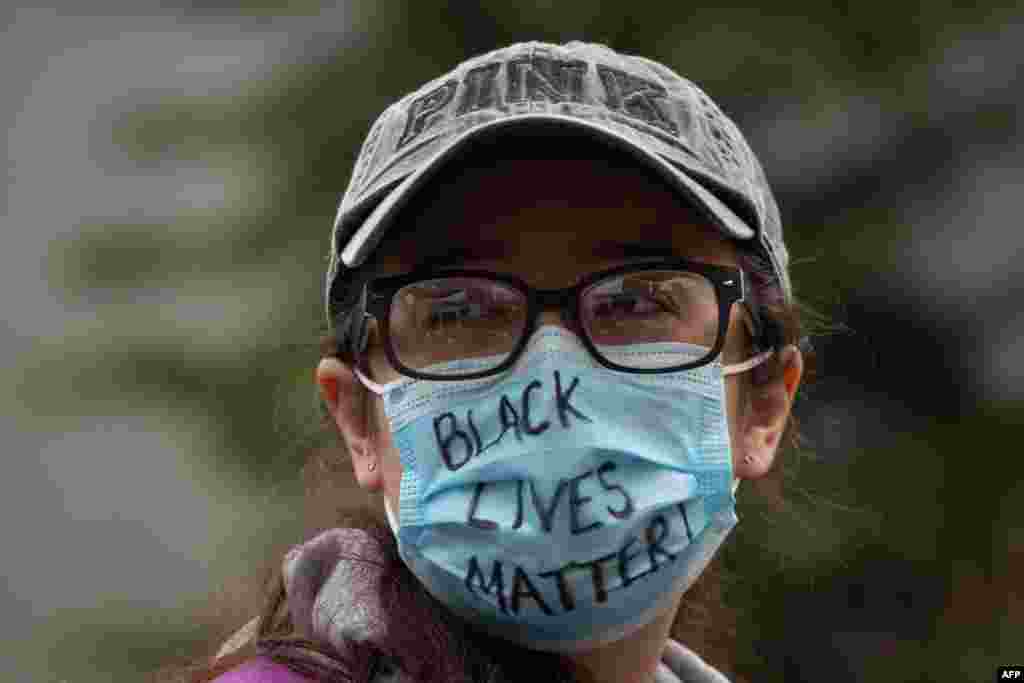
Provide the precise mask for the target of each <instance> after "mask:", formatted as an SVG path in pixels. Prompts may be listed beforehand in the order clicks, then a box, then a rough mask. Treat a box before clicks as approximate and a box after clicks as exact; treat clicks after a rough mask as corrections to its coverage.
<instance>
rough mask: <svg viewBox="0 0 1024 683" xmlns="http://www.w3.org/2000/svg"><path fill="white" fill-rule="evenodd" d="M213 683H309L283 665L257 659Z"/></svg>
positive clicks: (243, 664)
mask: <svg viewBox="0 0 1024 683" xmlns="http://www.w3.org/2000/svg"><path fill="white" fill-rule="evenodd" d="M213 683H310V679H308V678H306V677H305V676H300V675H299V674H297V673H295V672H294V671H292V670H291V669H289V668H288V667H286V666H284V665H283V664H278V663H277V662H274V661H271V660H269V659H267V658H266V657H257V658H255V659H250V660H249V661H247V662H243V663H242V664H240V665H238V666H236V667H235V668H234V669H231V670H230V671H226V672H224V673H222V674H221V675H220V676H217V678H215V679H213Z"/></svg>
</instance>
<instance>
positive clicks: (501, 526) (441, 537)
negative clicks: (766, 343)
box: [357, 326, 769, 652]
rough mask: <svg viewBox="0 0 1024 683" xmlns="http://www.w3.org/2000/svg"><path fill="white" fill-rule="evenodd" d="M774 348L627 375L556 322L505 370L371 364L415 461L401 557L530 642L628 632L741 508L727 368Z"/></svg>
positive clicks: (462, 364)
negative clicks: (462, 373) (416, 374)
mask: <svg viewBox="0 0 1024 683" xmlns="http://www.w3.org/2000/svg"><path fill="white" fill-rule="evenodd" d="M623 352H628V353H631V354H638V353H666V352H669V353H678V354H681V355H687V354H694V357H696V356H698V355H703V354H704V353H705V352H706V349H703V348H701V347H694V346H691V345H686V344H676V343H668V344H666V343H660V344H640V345H634V346H630V347H627V348H624V349H623ZM609 355H610V356H612V354H609ZM768 355H769V354H767V353H765V354H761V355H760V356H757V357H755V358H753V359H751V360H750V361H747V362H746V363H743V364H740V365H736V366H731V367H729V368H723V366H722V365H721V363H720V361H718V360H716V361H715V362H714V363H711V364H709V365H705V366H703V367H700V368H697V369H694V370H688V371H683V372H677V373H669V374H655V375H638V374H626V373H621V372H616V371H613V370H609V369H607V368H604V367H603V366H601V365H599V364H598V363H597V362H596V361H595V360H594V359H593V358H592V357H591V356H590V354H589V353H588V352H587V351H586V349H585V348H584V347H583V345H582V344H581V343H580V341H579V340H578V339H577V338H576V336H575V335H574V334H572V333H571V332H568V331H565V330H563V329H562V328H559V327H557V326H542V327H541V328H540V329H539V330H538V331H537V332H536V333H535V334H534V336H533V338H532V339H531V340H530V343H529V346H528V347H527V349H526V350H525V351H524V354H523V356H522V357H521V358H520V359H519V362H518V363H517V365H516V367H514V368H513V369H511V370H510V371H509V372H507V373H505V374H503V375H500V376H497V377H486V378H483V379H479V380H461V381H453V382H436V381H420V380H413V379H408V378H405V379H400V380H397V381H395V382H391V383H389V384H387V385H380V384H376V383H375V382H373V381H371V380H369V379H368V378H366V377H365V375H363V374H362V373H361V372H359V371H357V374H358V375H359V377H360V379H361V380H362V381H363V382H364V384H366V385H367V387H368V388H370V389H371V390H373V391H375V392H376V393H378V394H380V395H382V396H383V399H384V410H385V414H386V415H387V418H388V420H389V423H390V428H391V435H392V439H393V442H394V444H395V447H396V448H397V450H398V453H399V456H400V458H401V462H402V466H403V474H402V482H401V493H400V496H399V510H398V519H397V520H396V519H395V516H394V513H393V511H392V510H391V508H390V506H389V505H387V503H386V508H387V514H388V520H389V522H390V523H391V528H392V531H393V532H394V533H395V535H396V537H397V539H398V548H399V552H400V554H401V556H402V559H403V561H404V562H405V563H406V565H407V566H408V567H409V569H410V570H411V571H412V572H413V573H414V574H415V575H416V576H417V577H418V578H419V580H420V581H421V582H422V583H423V584H424V586H425V587H426V588H427V589H428V590H429V591H430V593H431V594H432V595H433V596H434V597H435V598H437V599H438V600H439V601H440V602H441V603H443V604H444V605H446V606H447V607H448V608H449V609H451V610H452V611H453V612H455V613H456V614H457V615H459V616H460V617H462V618H463V619H465V620H467V621H469V622H470V623H472V624H474V625H475V626H477V627H479V628H481V629H483V630H485V631H487V632H488V633H490V634H492V635H495V636H498V637H501V638H504V639H507V640H511V641H514V642H516V643H518V644H520V645H523V646H525V647H530V648H534V649H538V650H548V651H555V652H574V651H580V650H586V649H591V648H594V647H599V646H600V645H602V644H605V643H608V642H611V641H614V640H618V639H621V638H624V637H626V636H628V635H629V634H631V633H632V632H634V631H635V630H636V629H638V628H640V627H641V626H643V625H645V624H647V623H648V622H650V621H652V620H653V619H654V618H655V617H657V616H658V615H659V614H660V613H661V612H663V611H664V610H665V609H667V608H669V607H670V606H671V604H672V603H671V601H670V600H669V599H668V598H670V597H671V596H673V595H675V594H677V592H679V591H683V590H685V589H686V588H688V587H689V586H690V585H691V584H692V583H693V582H694V580H695V579H696V578H697V576H698V575H699V574H700V573H701V572H702V571H703V570H704V568H705V567H706V566H707V564H708V562H709V561H710V560H711V557H712V556H713V555H714V554H715V552H716V551H717V550H718V548H719V547H720V546H721V545H722V542H723V541H724V540H725V538H726V536H727V535H728V533H729V532H730V531H731V530H732V528H733V526H735V524H736V522H737V518H736V514H735V497H734V493H735V485H733V468H732V455H731V451H730V447H729V429H728V424H727V421H726V414H725V386H724V381H723V377H724V375H725V374H731V373H733V372H739V371H743V370H746V369H749V368H750V367H753V366H754V365H756V364H758V363H760V362H762V361H763V360H764V359H765V358H767V356H768ZM611 359H612V360H614V357H612V358H611ZM457 363H458V367H459V368H467V369H468V368H472V367H475V366H476V364H475V363H474V362H473V361H457ZM477 363H480V361H477ZM483 363H487V362H486V361H483ZM451 365H452V364H446V367H450V366H451ZM490 365H493V363H490ZM737 483H738V482H737Z"/></svg>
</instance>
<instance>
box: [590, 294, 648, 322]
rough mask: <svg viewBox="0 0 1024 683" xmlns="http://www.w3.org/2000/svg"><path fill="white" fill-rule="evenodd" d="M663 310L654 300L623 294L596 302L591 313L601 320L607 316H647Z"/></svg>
mask: <svg viewBox="0 0 1024 683" xmlns="http://www.w3.org/2000/svg"><path fill="white" fill-rule="evenodd" d="M663 310H664V307H663V306H662V305H661V304H659V303H658V302H657V301H655V300H654V299H651V298H649V297H646V296H637V295H634V294H623V295H617V296H611V297H608V298H607V299H605V300H603V301H600V302H598V303H597V304H596V305H595V306H594V309H593V312H594V316H595V317H598V318H601V317H609V316H612V317H618V316H629V315H649V314H651V313H659V312H661V311H663Z"/></svg>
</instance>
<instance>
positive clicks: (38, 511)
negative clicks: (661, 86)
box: [0, 0, 1024, 683]
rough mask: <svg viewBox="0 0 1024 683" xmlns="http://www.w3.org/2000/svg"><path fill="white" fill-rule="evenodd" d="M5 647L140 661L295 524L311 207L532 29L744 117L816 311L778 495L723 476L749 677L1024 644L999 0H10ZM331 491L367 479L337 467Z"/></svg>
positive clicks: (316, 242) (44, 654)
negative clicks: (798, 453) (678, 85)
mask: <svg viewBox="0 0 1024 683" xmlns="http://www.w3.org/2000/svg"><path fill="white" fill-rule="evenodd" d="M0 14H2V16H3V17H4V18H5V20H6V21H5V25H6V27H7V29H6V32H5V34H4V40H3V46H2V47H0V55H2V56H3V59H2V60H0V64H2V66H0V69H2V73H3V81H2V82H3V83H4V84H5V95H4V97H3V98H2V102H3V103H2V104H0V112H2V114H3V116H4V117H5V118H6V120H7V123H8V138H7V141H8V145H7V146H8V158H9V162H8V193H7V202H6V203H5V204H6V212H5V217H4V223H3V229H2V239H3V242H2V249H0V284H2V286H3V310H4V322H5V325H4V326H3V327H0V342H2V345H3V348H4V349H5V350H7V353H6V354H5V357H6V358H7V359H8V360H6V361H5V362H4V364H3V365H2V368H3V370H2V372H3V379H4V380H5V381H4V382H3V383H2V386H3V389H2V390H0V391H2V393H0V401H2V402H3V405H4V408H5V409H4V410H3V411H2V417H0V419H2V420H3V430H4V431H3V433H4V441H5V444H4V456H5V457H4V462H5V468H4V475H3V477H2V478H0V481H2V482H3V483H2V487H3V488H2V491H0V492H2V494H3V495H2V496H0V500H2V503H0V505H2V506H3V507H2V509H0V511H2V513H3V514H2V515H0V520H2V521H0V529H2V532H3V542H4V548H5V552H4V562H3V565H4V571H5V579H6V581H5V585H6V591H5V592H4V593H3V594H0V606H2V607H3V613H4V614H5V617H6V618H5V619H4V625H3V627H2V628H3V629H4V631H5V632H4V634H3V635H4V639H5V641H6V642H7V644H8V648H9V649H8V650H7V651H8V653H9V654H5V655H4V656H3V657H2V658H0V675H2V676H3V678H4V679H5V680H16V681H41V682H44V683H45V682H50V681H53V682H57V681H68V682H73V683H91V682H93V681H95V682H97V683H98V682H101V681H102V682H107V681H120V680H138V679H139V678H140V677H141V676H142V675H143V674H145V673H146V672H149V671H151V670H153V669H155V668H156V667H158V666H161V665H164V664H167V663H168V662H169V661H171V660H173V659H174V658H176V657H178V656H184V655H188V654H189V653H195V652H197V649H196V648H197V647H200V646H201V645H202V644H204V643H207V642H209V641H210V639H211V638H214V637H217V636H221V635H223V634H225V633H227V632H229V631H230V630H232V629H233V628H236V627H237V626H239V625H240V624H241V623H243V622H244V621H245V620H246V619H247V618H248V617H249V616H251V613H250V612H249V611H248V610H249V608H248V607H247V606H246V601H248V600H251V599H254V598H255V597H256V596H257V595H258V594H259V590H260V584H259V582H260V580H261V579H262V577H263V575H262V573H261V572H262V571H264V570H265V569H266V568H267V567H269V566H270V564H271V563H272V562H274V561H276V560H275V558H276V557H278V556H279V553H280V552H282V551H283V549H285V548H286V547H287V546H288V545H289V544H292V543H295V542H298V541H300V540H301V539H302V537H303V534H304V533H305V532H306V531H307V530H308V524H309V521H308V520H309V517H308V516H307V513H308V512H309V511H308V510H307V509H306V508H305V507H304V504H303V502H302V484H301V481H300V479H299V477H298V475H297V472H298V470H299V468H300V466H301V464H302V462H303V459H304V457H305V456H306V454H307V453H308V452H309V450H310V449H313V448H323V447H327V446H330V445H331V444H332V443H333V439H332V438H331V437H330V436H329V435H326V434H324V433H321V432H320V431H319V427H318V424H319V414H318V408H317V401H316V396H315V393H314V389H313V383H312V381H311V380H312V368H313V367H314V365H315V363H316V359H317V354H318V346H317V341H318V338H319V335H320V334H322V333H323V332H324V331H325V326H324V321H323V315H322V310H323V309H322V302H321V285H322V272H323V270H324V268H325V265H326V264H325V254H326V249H327V246H328V233H329V229H330V225H331V221H332V219H333V217H334V212H335V209H336V205H337V202H338V200H339V198H340V195H341V193H342V191H343V190H344V188H345V187H346V183H347V181H348V175H349V171H350V169H351V167H352V164H353V162H354V160H355V155H356V154H357V152H358V149H359V146H360V144H361V142H362V139H363V137H364V136H365V134H366V133H367V131H368V129H369V126H370V124H371V123H372V121H373V120H374V119H375V118H376V116H377V115H378V114H379V113H380V112H381V111H383V109H384V108H385V107H386V106H387V105H389V104H390V103H391V102H393V101H394V100H396V99H397V98H399V97H400V96H402V95H404V94H406V93H408V92H410V91H411V90H413V89H415V88H417V87H418V86H419V85H421V84H422V83H424V82H426V81H427V80H429V79H432V78H434V77H436V76H439V75H441V74H442V73H444V72H445V71H447V70H448V69H450V68H451V67H452V66H454V65H455V64H456V63H458V62H460V61H462V60H464V59H466V58H468V57H470V56H473V55H476V54H479V53H482V52H486V51H489V50H491V49H494V48H496V47H500V46H502V45H505V44H508V43H512V42H517V41H521V40H534V39H537V40H546V41H552V42H566V41H569V40H573V39H582V40H589V41H596V42H602V43H605V44H607V45H610V46H612V47H613V48H615V49H617V50H619V51H621V52H625V53H630V54H640V55H643V56H646V57H650V58H653V59H656V60H659V61H662V62H664V63H666V64H668V65H670V66H671V67H673V68H674V69H675V70H677V71H678V72H679V73H681V74H682V75H684V76H686V77H688V78H690V79H692V80H694V81H696V82H697V83H698V84H699V85H701V86H702V87H703V88H704V89H705V90H707V91H708V92H709V93H710V94H711V95H712V96H713V97H714V98H715V99H716V101H718V103H719V104H720V105H721V106H722V107H723V109H724V110H725V111H726V112H727V113H728V114H729V115H730V116H732V117H733V118H734V119H735V120H736V121H737V123H738V124H739V125H740V127H741V128H742V129H743V130H744V131H745V132H746V133H747V135H748V138H749V140H750V142H751V144H752V146H753V148H754V149H755V151H757V153H758V154H759V156H760V157H761V160H762V162H763V164H764V166H765V168H766V171H767V173H768V176H769V179H770V180H771V181H772V183H773V186H774V187H775V189H776V194H777V197H778V199H779V202H780V204H781V206H782V211H783V215H784V220H785V222H786V225H787V230H788V233H787V234H788V240H789V243H790V251H791V254H792V255H793V266H792V274H793V278H794V280H795V283H796V287H797V295H798V296H799V297H801V298H803V299H804V300H805V301H806V302H807V303H808V304H810V305H811V306H813V307H814V308H815V309H817V310H819V311H821V312H823V313H825V314H826V315H827V316H828V317H829V318H831V319H832V320H833V321H834V322H835V323H839V324H838V325H836V327H840V328H841V329H839V330H837V331H836V332H835V333H833V334H830V335H827V336H821V337H819V338H817V339H815V345H816V347H817V348H818V350H819V352H820V354H821V356H822V359H823V379H822V380H821V381H820V382H819V383H818V384H817V385H816V386H815V387H813V388H810V389H809V390H808V391H807V392H806V393H805V396H804V397H803V399H802V401H801V403H800V405H799V407H798V415H799V417H800V418H801V420H802V424H803V431H804V433H805V436H806V440H807V449H806V450H807V453H808V454H809V455H810V457H809V458H806V459H805V461H804V462H803V463H802V464H801V465H800V467H799V469H798V470H796V484H795V485H794V486H793V488H792V490H791V491H790V496H791V499H792V501H793V505H794V506H793V509H792V511H791V512H790V513H787V515H785V516H783V517H781V518H772V517H771V516H767V515H768V513H767V512H765V511H764V510H760V509H757V508H756V504H754V503H752V502H745V501H744V499H743V495H742V491H741V495H740V499H741V510H740V514H741V519H743V520H744V522H746V529H745V530H744V526H745V525H744V523H742V522H741V525H740V530H741V531H739V532H738V534H739V540H738V541H737V543H739V546H740V547H739V550H738V552H737V553H736V556H737V557H738V558H740V560H741V561H742V562H743V563H744V568H745V570H746V571H751V572H754V573H755V574H757V575H759V576H761V577H763V578H762V579H761V580H759V581H757V582H756V583H752V584H749V585H745V586H741V587H738V588H736V589H735V590H737V591H738V594H737V595H736V597H737V599H741V600H743V601H745V602H746V603H747V604H750V605H752V606H753V607H752V610H753V611H752V615H751V619H750V621H749V623H744V624H741V625H740V634H741V637H742V638H744V639H746V640H748V641H752V642H753V643H754V646H755V647H754V649H755V651H756V653H757V658H756V659H748V660H745V661H743V662H741V665H742V666H743V667H744V670H743V671H744V673H745V674H746V675H748V676H749V677H751V678H753V679H755V680H758V681H783V680H786V681H804V680H806V681H822V680H828V681H868V680H871V681H878V680H884V681H982V680H991V679H992V677H993V675H994V671H995V668H996V667H997V666H999V665H1007V664H1020V662H1021V661H1022V660H1024V615H1022V612H1021V607H1022V590H1021V579H1020V577H1021V576H1022V574H1024V523H1022V517H1024V513H1022V510H1024V506H1022V504H1021V503H1022V501H1024V485H1022V484H1021V475H1022V469H1024V468H1022V465H1021V462H1022V458H1021V457H1020V456H1019V454H1018V451H1017V448H1018V444H1019V434H1018V433H1019V425H1020V424H1021V405H1022V402H1024V388H1022V387H1024V384H1022V381H1021V380H1022V378H1024V371H1022V365H1024V344H1022V342H1021V339H1022V338H1024V314H1022V313H1021V306H1020V303H1019V293H1020V292H1021V290H1022V288H1024V268H1022V267H1021V265H1020V262H1019V260H1018V258H1017V255H1018V254H1020V253H1021V252H1022V247H1024V231H1022V230H1021V229H1020V219H1019V214H1020V210H1019V207H1018V205H1017V199H1018V197H1019V188H1020V187H1021V171H1020V169H1021V168H1024V127H1022V125H1021V121H1022V120H1024V117H1022V113H1024V88H1022V76H1021V74H1022V73H1024V68H1022V67H1024V50H1022V49H1021V45H1022V44H1024V10H1022V9H1021V8H1020V7H1014V6H1012V5H996V4H993V3H982V5H981V6H978V5H974V6H967V5H964V6H958V5H954V4H949V3H937V2H932V3H923V2H922V3H910V2H900V1H891V2H885V3H881V2H866V3H848V2H840V3H816V2H806V1H805V2H790V3H774V4H773V6H772V7H771V10H770V11H769V10H767V9H760V10H757V9H751V8H749V7H742V6H728V5H722V4H720V3H715V4H711V5H707V6H705V5H701V4H699V3H698V4H693V3H664V2H654V3H638V2H614V3H613V2H589V3H584V2H576V1H562V2H557V3H555V2H550V1H548V0H544V1H542V0H533V1H521V2H516V3H511V2H482V3H469V2H451V3H434V2H425V1H414V0H407V1H399V0H380V1H377V2H374V1H372V0H363V1H353V2H348V3H340V4H331V5H328V4H321V3H319V2H316V1H314V0H304V1H297V2H292V3H287V2H273V1H270V0H268V1H267V2H262V3H254V4H250V5H246V6H241V5H236V4H234V3H230V2H219V3H196V4H195V5H193V4H190V3H185V2H170V3H168V2H157V0H142V1H141V2H133V3H128V2H120V3H118V2H97V3H88V4H87V5H86V4H81V3H72V2H70V0H65V2H64V3H63V4H56V5H50V6H48V7H46V8H41V7H38V6H33V7H28V6H25V7H21V8H17V7H14V8H7V9H5V10H2V11H0ZM352 497H353V500H354V501H357V500H362V498H360V497H359V496H358V495H357V494H352Z"/></svg>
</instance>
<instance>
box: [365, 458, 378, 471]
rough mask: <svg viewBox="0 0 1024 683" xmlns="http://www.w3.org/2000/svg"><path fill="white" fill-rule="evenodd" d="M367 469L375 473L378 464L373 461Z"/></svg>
mask: <svg viewBox="0 0 1024 683" xmlns="http://www.w3.org/2000/svg"><path fill="white" fill-rule="evenodd" d="M366 469H368V470H370V471H371V472H373V471H374V470H375V469H377V463H376V462H374V461H373V460H371V461H370V464H369V465H367V466H366Z"/></svg>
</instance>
